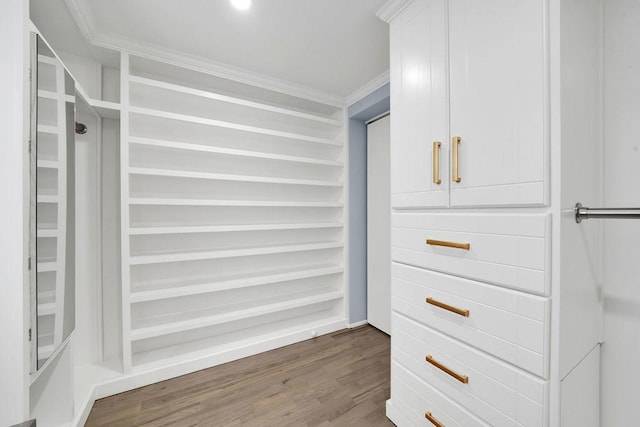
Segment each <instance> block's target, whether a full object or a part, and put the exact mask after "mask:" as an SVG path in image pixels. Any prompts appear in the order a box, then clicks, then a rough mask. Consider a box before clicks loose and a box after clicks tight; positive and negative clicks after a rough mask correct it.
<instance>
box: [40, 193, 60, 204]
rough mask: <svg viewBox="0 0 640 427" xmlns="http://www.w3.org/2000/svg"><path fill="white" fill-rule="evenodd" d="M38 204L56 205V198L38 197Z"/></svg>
mask: <svg viewBox="0 0 640 427" xmlns="http://www.w3.org/2000/svg"><path fill="white" fill-rule="evenodd" d="M36 201H37V202H38V203H58V196H52V195H44V194H43V195H40V194H39V195H38V196H37V198H36Z"/></svg>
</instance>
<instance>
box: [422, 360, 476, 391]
mask: <svg viewBox="0 0 640 427" xmlns="http://www.w3.org/2000/svg"><path fill="white" fill-rule="evenodd" d="M425 359H426V360H427V362H429V363H431V364H432V365H433V366H435V367H436V368H438V369H440V370H441V371H444V372H446V373H447V374H449V375H451V376H452V377H453V378H455V379H457V380H458V381H460V382H461V383H464V384H467V383H468V382H469V377H468V376H466V375H460V374H459V373H457V372H454V371H452V370H451V369H449V368H447V367H446V366H444V365H443V364H441V363H440V362H438V361H437V360H435V359H434V358H433V356H432V355H430V354H427V357H426V358H425Z"/></svg>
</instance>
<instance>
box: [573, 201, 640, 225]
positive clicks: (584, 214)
mask: <svg viewBox="0 0 640 427" xmlns="http://www.w3.org/2000/svg"><path fill="white" fill-rule="evenodd" d="M574 212H575V214H576V222H577V223H578V224H580V223H581V222H582V220H583V219H590V218H609V219H640V208H594V209H591V208H587V207H584V206H582V203H576V207H575V208H574Z"/></svg>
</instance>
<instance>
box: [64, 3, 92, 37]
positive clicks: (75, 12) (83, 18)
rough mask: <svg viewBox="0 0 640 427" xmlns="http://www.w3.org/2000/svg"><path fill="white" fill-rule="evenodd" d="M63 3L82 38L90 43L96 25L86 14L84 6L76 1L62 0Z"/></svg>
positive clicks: (87, 13) (88, 14) (89, 15)
mask: <svg viewBox="0 0 640 427" xmlns="http://www.w3.org/2000/svg"><path fill="white" fill-rule="evenodd" d="M64 2H65V3H66V5H67V9H69V12H71V16H72V17H73V20H74V21H76V25H77V26H78V29H80V32H81V33H82V35H83V36H84V38H85V39H86V40H87V42H89V43H92V40H93V39H94V38H95V36H96V24H95V22H94V20H93V17H92V16H91V14H90V13H89V12H87V9H86V5H85V4H84V3H83V2H78V0H64Z"/></svg>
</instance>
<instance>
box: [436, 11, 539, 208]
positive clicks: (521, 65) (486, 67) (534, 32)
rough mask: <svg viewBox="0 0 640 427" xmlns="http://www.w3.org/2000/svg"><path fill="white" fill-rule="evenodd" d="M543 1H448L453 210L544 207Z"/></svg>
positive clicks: (451, 194) (451, 195)
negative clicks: (455, 169) (456, 178)
mask: <svg viewBox="0 0 640 427" xmlns="http://www.w3.org/2000/svg"><path fill="white" fill-rule="evenodd" d="M544 3H545V1H544V0H517V1H514V0H484V1H477V0H449V55H450V104H451V110H450V114H451V118H450V120H451V121H450V124H451V137H452V138H455V137H460V144H459V147H458V148H459V175H460V178H461V180H460V182H452V184H451V193H450V197H451V206H471V205H475V206H482V205H494V206H495V205H537V204H543V203H545V202H546V199H547V194H546V193H547V191H546V187H545V183H544V176H545V145H546V144H545V140H546V138H547V135H546V126H547V119H546V117H547V115H546V108H545V102H546V98H547V96H546V77H545V76H546V74H547V73H546V69H547V65H546V64H547V61H546V59H545V58H546V56H545V37H544V34H545V22H546V21H545V13H544ZM423 20H424V18H423ZM452 144H453V142H452ZM454 149H455V147H453V146H452V152H453V151H454ZM454 157H455V156H454ZM452 160H454V161H455V159H452Z"/></svg>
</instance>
